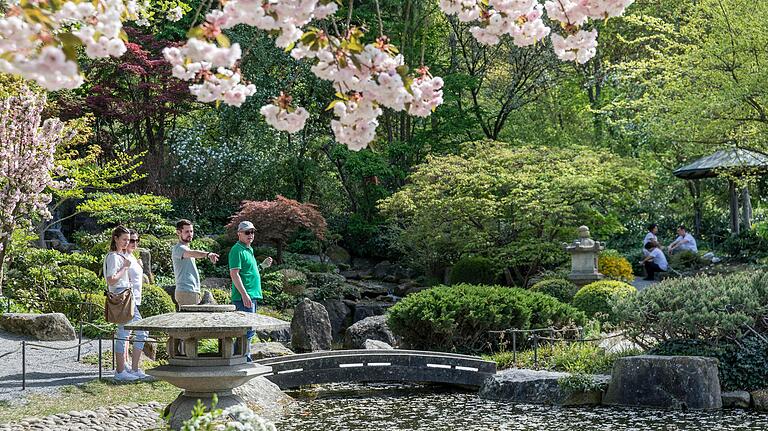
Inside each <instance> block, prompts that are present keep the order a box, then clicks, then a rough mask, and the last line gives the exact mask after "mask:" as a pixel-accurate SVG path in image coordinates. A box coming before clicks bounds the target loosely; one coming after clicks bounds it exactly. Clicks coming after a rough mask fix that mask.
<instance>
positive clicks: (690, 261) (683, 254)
mask: <svg viewBox="0 0 768 431" xmlns="http://www.w3.org/2000/svg"><path fill="white" fill-rule="evenodd" d="M704 263H705V262H704V261H703V260H702V259H701V258H700V257H699V255H698V254H696V253H694V252H692V251H690V250H682V251H679V252H677V253H674V254H672V256H670V257H669V266H670V267H672V269H675V270H678V271H685V270H689V269H696V268H699V267H700V266H701V265H703V264H704Z"/></svg>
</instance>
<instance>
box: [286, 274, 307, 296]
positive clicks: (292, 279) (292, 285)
mask: <svg viewBox="0 0 768 431" xmlns="http://www.w3.org/2000/svg"><path fill="white" fill-rule="evenodd" d="M280 273H281V274H282V275H283V292H285V293H288V294H291V295H294V296H299V295H301V294H303V293H304V289H306V288H307V276H306V275H305V274H304V273H303V272H301V271H298V270H295V269H290V268H286V269H281V270H280Z"/></svg>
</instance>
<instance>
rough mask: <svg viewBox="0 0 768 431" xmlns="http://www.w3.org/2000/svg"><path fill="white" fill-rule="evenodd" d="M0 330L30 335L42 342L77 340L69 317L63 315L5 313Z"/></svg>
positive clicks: (0, 316)
mask: <svg viewBox="0 0 768 431" xmlns="http://www.w3.org/2000/svg"><path fill="white" fill-rule="evenodd" d="M0 329H3V330H6V331H8V332H11V333H14V334H19V335H28V336H30V337H34V338H36V339H38V340H41V341H69V340H74V339H75V328H73V327H72V324H71V323H69V320H68V319H67V316H65V315H63V314H61V313H47V314H32V313H5V314H2V315H0Z"/></svg>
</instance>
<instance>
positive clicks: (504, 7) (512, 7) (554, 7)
mask: <svg viewBox="0 0 768 431" xmlns="http://www.w3.org/2000/svg"><path fill="white" fill-rule="evenodd" d="M634 1H635V0H547V1H545V2H544V5H542V4H541V3H540V2H539V0H488V2H487V6H486V3H485V2H483V1H482V0H440V9H442V11H443V12H445V13H446V14H448V15H456V16H457V17H458V19H459V20H460V21H462V22H474V21H478V22H479V25H477V26H473V27H471V28H470V32H471V33H472V35H473V36H474V37H475V39H476V40H477V41H478V42H480V43H482V44H485V45H496V44H498V43H499V41H500V38H501V37H502V36H504V35H509V36H511V37H512V40H513V43H514V44H515V45H517V46H521V47H523V46H528V45H532V44H534V43H536V42H537V41H539V40H541V39H543V38H545V37H547V36H548V35H550V33H551V36H550V37H551V39H552V45H553V48H554V50H555V54H556V55H557V56H558V58H560V59H561V60H565V61H576V62H578V63H582V64H583V63H586V62H587V61H589V59H591V58H592V57H594V56H595V52H596V47H597V30H594V29H593V30H591V31H585V30H582V29H581V27H582V26H583V25H584V24H586V23H587V22H588V21H589V19H608V18H610V17H614V16H619V15H621V14H623V13H624V10H625V9H626V8H627V6H629V5H630V4H632V3H634ZM544 9H546V11H547V17H548V18H549V19H550V20H553V21H558V22H560V24H561V27H562V28H563V30H564V31H565V32H566V36H565V37H563V36H562V35H560V34H557V33H552V32H551V29H550V28H549V27H548V26H546V25H545V24H544V21H543V19H542V18H543V10H544Z"/></svg>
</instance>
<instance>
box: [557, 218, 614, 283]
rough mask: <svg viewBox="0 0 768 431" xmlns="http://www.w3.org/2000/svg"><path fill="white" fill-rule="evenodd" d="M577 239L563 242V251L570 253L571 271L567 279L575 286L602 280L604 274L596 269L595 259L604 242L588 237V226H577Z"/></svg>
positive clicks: (603, 246)
mask: <svg viewBox="0 0 768 431" xmlns="http://www.w3.org/2000/svg"><path fill="white" fill-rule="evenodd" d="M578 232H579V239H576V240H574V241H573V242H572V243H570V244H568V243H564V244H563V245H564V246H565V251H567V252H568V253H570V254H571V273H570V274H568V279H569V280H571V281H572V282H574V283H575V284H576V285H577V286H584V285H585V284H589V283H592V282H594V281H598V280H602V279H603V278H604V277H605V276H604V275H603V274H600V273H599V272H598V270H597V259H598V255H599V254H600V251H601V250H603V249H604V248H605V244H604V243H602V242H599V241H595V240H593V239H592V238H590V237H589V228H588V227H586V226H579V229H578Z"/></svg>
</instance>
